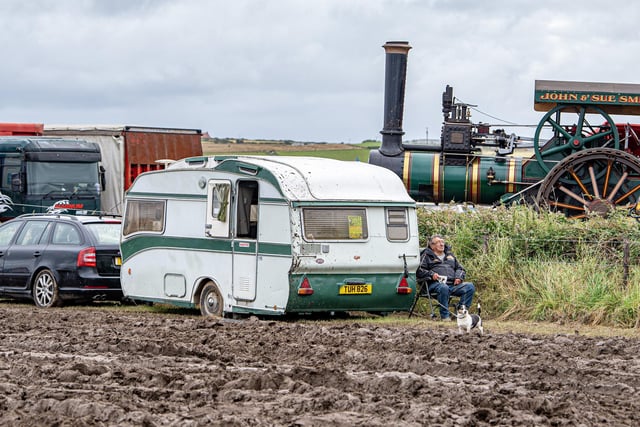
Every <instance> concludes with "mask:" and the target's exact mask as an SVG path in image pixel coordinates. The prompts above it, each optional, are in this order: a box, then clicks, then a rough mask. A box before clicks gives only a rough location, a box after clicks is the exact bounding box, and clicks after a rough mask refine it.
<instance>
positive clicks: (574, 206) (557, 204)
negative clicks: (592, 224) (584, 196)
mask: <svg viewBox="0 0 640 427" xmlns="http://www.w3.org/2000/svg"><path fill="white" fill-rule="evenodd" d="M549 206H555V207H557V208H564V209H571V210H574V211H584V207H582V206H576V205H570V204H568V203H560V202H553V201H550V202H549Z"/></svg>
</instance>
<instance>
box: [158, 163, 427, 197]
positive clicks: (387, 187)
mask: <svg viewBox="0 0 640 427" xmlns="http://www.w3.org/2000/svg"><path fill="white" fill-rule="evenodd" d="M176 169H208V170H210V169H214V170H218V171H226V172H232V173H238V174H243V175H248V176H262V177H263V178H264V179H267V180H271V181H274V184H275V185H276V186H278V187H279V188H280V190H281V191H282V193H283V195H284V196H285V197H287V198H288V199H290V200H299V201H317V200H336V201H388V202H396V203H397V202H400V203H411V204H413V203H414V200H413V199H412V198H411V197H409V195H408V194H407V191H406V189H405V187H404V184H403V183H402V181H401V180H400V178H399V177H398V176H397V175H396V174H395V173H393V172H391V171H390V170H388V169H386V168H382V167H379V166H374V165H370V164H368V163H362V162H355V161H342V160H334V159H327V158H319V157H296V156H216V157H198V158H190V159H183V160H181V161H178V162H176V163H174V164H172V165H170V166H169V167H168V170H176Z"/></svg>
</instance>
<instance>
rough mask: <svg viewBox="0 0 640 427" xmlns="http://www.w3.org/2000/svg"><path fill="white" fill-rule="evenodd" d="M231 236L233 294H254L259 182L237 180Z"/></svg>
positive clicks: (243, 296) (245, 297)
mask: <svg viewBox="0 0 640 427" xmlns="http://www.w3.org/2000/svg"><path fill="white" fill-rule="evenodd" d="M235 202H236V203H235V204H236V206H235V208H236V215H235V219H236V221H235V233H234V238H233V297H234V298H236V299H239V300H245V301H253V300H254V299H255V298H256V272H257V265H258V182H257V181H238V182H237V188H236V198H235Z"/></svg>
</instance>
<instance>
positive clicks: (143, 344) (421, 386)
mask: <svg viewBox="0 0 640 427" xmlns="http://www.w3.org/2000/svg"><path fill="white" fill-rule="evenodd" d="M0 322H1V323H0V324H1V325H2V329H1V330H0V337H1V338H0V343H1V344H0V377H1V381H0V424H2V425H57V426H75V425H118V426H134V425H136V426H137V425H145V426H165V425H175V426H191V425H193V426H197V425H225V426H263V425H269V426H343V425H350V426H351V425H362V426H392V425H402V426H420V425H441V426H483V425H517V426H523V425H531V426H533V425H535V426H539V425H571V426H573V425H584V426H590V425H602V424H609V425H616V426H619V425H639V424H640V415H639V414H640V398H639V397H638V392H639V391H640V357H639V356H638V354H639V351H640V341H639V340H637V339H628V338H587V337H583V336H570V335H556V336H551V337H543V336H533V335H520V334H492V333H491V330H490V329H491V328H490V324H489V325H487V329H488V333H487V334H485V336H484V337H480V336H478V335H476V334H471V335H463V336H459V335H458V334H457V330H456V329H455V327H454V326H453V325H450V326H443V325H441V324H437V323H434V322H431V321H426V320H425V321H424V322H422V323H420V324H419V325H417V326H377V324H376V325H371V324H368V323H366V322H363V321H362V319H360V321H358V320H357V319H356V320H355V321H354V320H350V321H348V322H341V321H331V322H300V321H298V322H284V321H265V320H257V319H246V320H241V321H238V320H226V319H222V320H215V319H205V318H201V317H198V316H189V315H165V314H154V313H143V312H126V311H108V310H103V309H93V308H89V309H87V308H78V307H65V308H59V309H52V310H38V309H36V308H34V307H32V306H30V305H18V304H16V305H7V306H4V305H3V306H2V307H0Z"/></svg>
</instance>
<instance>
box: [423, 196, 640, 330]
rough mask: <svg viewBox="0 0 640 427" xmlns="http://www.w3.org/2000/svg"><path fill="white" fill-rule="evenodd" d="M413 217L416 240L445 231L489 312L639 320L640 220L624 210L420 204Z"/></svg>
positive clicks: (615, 322) (621, 322) (622, 322)
mask: <svg viewBox="0 0 640 427" xmlns="http://www.w3.org/2000/svg"><path fill="white" fill-rule="evenodd" d="M418 225H419V231H420V237H421V239H420V243H421V246H425V245H426V241H427V238H428V236H430V235H432V234H442V235H443V236H445V238H446V240H447V242H448V243H449V244H451V246H452V247H453V250H454V252H455V254H456V255H457V257H458V258H459V259H460V261H461V262H462V264H463V265H464V266H465V268H466V270H467V277H468V279H469V280H471V281H473V282H474V283H475V284H476V288H477V290H478V293H477V295H478V298H479V299H480V300H481V302H482V307H483V314H486V315H487V316H490V317H495V318H502V319H513V320H532V321H534V320H536V321H537V320H545V321H577V322H582V323H586V324H592V325H596V324H602V325H610V326H627V327H632V326H636V325H637V324H638V323H640V321H639V318H640V317H639V316H640V224H639V223H638V222H637V221H636V220H634V219H633V218H630V217H628V216H627V214H626V212H625V211H620V212H615V213H614V214H612V215H610V216H609V217H608V218H602V217H594V218H590V219H588V220H585V221H574V220H569V219H567V218H565V217H564V216H563V215H559V214H554V213H550V212H546V211H545V212H537V211H535V210H534V209H532V208H529V207H526V206H514V207H511V208H508V209H507V208H504V207H502V208H496V209H477V210H469V211H465V212H464V213H460V212H459V211H457V210H454V209H442V210H428V209H419V211H418Z"/></svg>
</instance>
